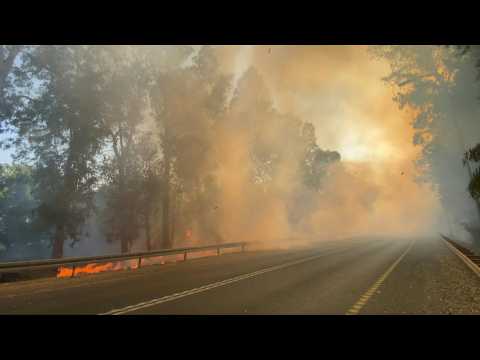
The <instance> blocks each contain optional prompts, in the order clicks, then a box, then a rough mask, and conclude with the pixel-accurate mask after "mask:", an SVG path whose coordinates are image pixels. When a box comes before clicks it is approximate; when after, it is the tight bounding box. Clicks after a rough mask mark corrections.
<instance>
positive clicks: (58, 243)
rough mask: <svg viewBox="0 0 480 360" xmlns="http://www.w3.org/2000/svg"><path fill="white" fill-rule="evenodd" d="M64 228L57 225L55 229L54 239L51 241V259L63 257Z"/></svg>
mask: <svg viewBox="0 0 480 360" xmlns="http://www.w3.org/2000/svg"><path fill="white" fill-rule="evenodd" d="M65 237H66V236H65V227H64V226H63V225H57V226H56V228H55V237H54V239H53V251H52V258H54V259H60V258H62V257H63V244H64V243H65Z"/></svg>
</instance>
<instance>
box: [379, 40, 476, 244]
mask: <svg viewBox="0 0 480 360" xmlns="http://www.w3.org/2000/svg"><path fill="white" fill-rule="evenodd" d="M370 51H371V52H372V54H374V56H375V57H377V58H380V59H386V60H387V61H388V63H389V65H390V69H391V71H390V74H389V75H388V76H387V77H386V78H385V79H384V80H385V81H387V82H388V83H389V84H391V85H393V87H394V90H395V93H396V95H395V97H394V101H396V102H397V103H398V104H399V106H400V107H401V108H402V109H407V111H410V112H411V113H412V122H411V126H412V127H413V129H414V131H415V133H414V138H413V142H414V144H415V145H417V146H419V147H420V148H421V149H422V152H421V156H420V157H419V158H418V159H417V161H416V164H417V167H418V170H419V177H418V178H419V180H422V181H424V182H426V183H428V184H430V185H432V186H433V187H434V188H435V190H436V192H437V194H438V195H439V198H440V200H441V203H442V207H443V208H444V211H445V218H446V221H445V222H446V223H447V224H448V225H449V229H448V231H449V232H451V233H452V232H453V233H454V236H455V237H457V238H459V237H460V238H463V239H464V240H472V236H473V237H478V233H479V230H480V229H479V227H480V208H479V206H478V203H477V201H475V200H473V199H472V198H471V197H470V196H469V194H468V184H469V183H470V182H471V178H472V175H473V173H474V172H476V171H475V169H473V168H472V163H470V162H469V161H468V160H474V159H473V158H470V159H465V160H466V161H462V157H464V153H465V151H466V150H467V149H469V148H471V147H472V146H474V145H475V144H476V143H477V142H478V141H479V138H480V136H479V134H480V122H479V120H478V119H479V116H480V106H479V105H480V103H479V95H480V83H479V81H478V76H477V71H476V67H478V64H479V63H478V61H479V56H478V55H479V54H478V48H477V47H476V46H474V47H471V46H433V45H432V46H375V47H371V48H370ZM470 191H471V193H472V195H475V191H474V187H472V185H470ZM477 198H478V197H477ZM477 200H478V199H477ZM444 230H447V229H444ZM465 230H467V231H468V232H469V233H470V235H469V234H467V233H466V232H465ZM462 232H463V233H462ZM476 240H477V241H480V238H477V239H476ZM478 245H479V244H477V246H478Z"/></svg>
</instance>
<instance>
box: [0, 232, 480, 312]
mask: <svg viewBox="0 0 480 360" xmlns="http://www.w3.org/2000/svg"><path fill="white" fill-rule="evenodd" d="M450 313H451V314H478V313H480V278H479V277H478V276H477V275H476V274H474V273H473V272H472V271H471V270H470V269H469V268H468V267H467V266H466V265H465V264H464V263H463V262H462V261H461V260H460V259H459V258H458V257H457V256H456V255H454V254H453V253H452V252H451V251H450V250H449V249H448V248H447V246H446V245H445V244H444V243H443V242H442V240H440V239H439V238H421V239H403V240H402V239H381V238H376V239H351V240H342V241H336V242H326V243H318V244H316V245H314V246H313V245H312V246H310V247H308V248H301V249H298V248H297V249H290V250H275V251H273V250H268V251H267V250H265V251H247V252H245V253H233V254H225V255H220V256H212V257H208V258H200V259H194V260H189V261H186V262H179V263H175V264H167V265H158V266H149V267H145V268H142V269H139V270H135V271H120V272H112V273H104V274H98V275H91V276H85V277H79V278H73V279H60V280H57V279H45V280H37V281H31V282H23V283H8V284H3V285H0V314H116V315H120V314H131V315H139V314H350V315H357V314H360V315H362V314H450Z"/></svg>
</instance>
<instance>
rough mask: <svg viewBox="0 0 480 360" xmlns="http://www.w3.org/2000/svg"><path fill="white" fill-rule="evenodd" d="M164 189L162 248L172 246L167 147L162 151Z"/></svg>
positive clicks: (169, 172) (169, 170) (169, 167)
mask: <svg viewBox="0 0 480 360" xmlns="http://www.w3.org/2000/svg"><path fill="white" fill-rule="evenodd" d="M164 161H165V168H164V174H163V175H164V187H163V196H162V245H161V247H162V248H167V249H168V248H170V247H171V246H172V244H171V239H170V196H171V194H170V187H171V186H170V180H171V179H170V176H171V166H172V165H171V157H170V149H168V145H167V146H166V147H165V149H164Z"/></svg>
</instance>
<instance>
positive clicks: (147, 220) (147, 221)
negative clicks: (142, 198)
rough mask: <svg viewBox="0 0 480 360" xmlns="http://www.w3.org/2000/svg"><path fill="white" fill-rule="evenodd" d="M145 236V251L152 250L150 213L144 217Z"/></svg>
mask: <svg viewBox="0 0 480 360" xmlns="http://www.w3.org/2000/svg"><path fill="white" fill-rule="evenodd" d="M145 238H146V241H147V251H152V238H151V230H150V214H147V215H146V217H145Z"/></svg>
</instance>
